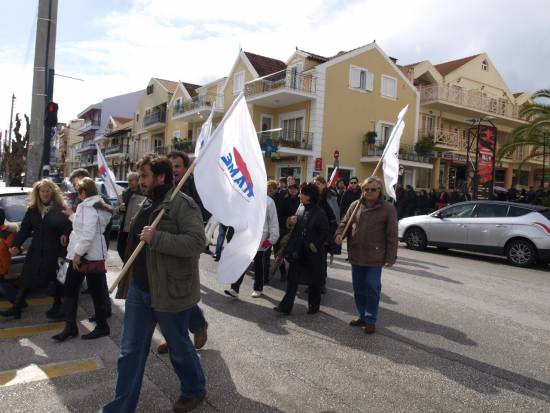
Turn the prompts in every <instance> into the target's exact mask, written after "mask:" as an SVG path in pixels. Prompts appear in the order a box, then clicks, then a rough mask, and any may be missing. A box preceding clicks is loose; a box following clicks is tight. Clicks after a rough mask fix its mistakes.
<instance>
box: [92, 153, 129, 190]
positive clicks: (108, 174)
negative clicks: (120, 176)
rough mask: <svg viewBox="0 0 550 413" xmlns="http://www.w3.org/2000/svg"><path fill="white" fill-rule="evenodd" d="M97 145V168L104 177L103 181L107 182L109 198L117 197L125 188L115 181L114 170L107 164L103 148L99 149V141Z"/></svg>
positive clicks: (106, 188)
mask: <svg viewBox="0 0 550 413" xmlns="http://www.w3.org/2000/svg"><path fill="white" fill-rule="evenodd" d="M95 147H96V149H97V169H98V171H99V176H100V177H101V178H103V182H104V183H105V190H106V191H107V196H108V197H109V198H117V197H118V196H119V195H120V194H121V193H122V191H124V188H123V187H121V186H120V185H117V183H116V182H115V180H116V179H115V175H114V174H113V171H111V170H110V169H109V165H107V161H106V160H105V157H104V156H103V153H102V152H101V149H99V145H98V144H97V143H96V144H95Z"/></svg>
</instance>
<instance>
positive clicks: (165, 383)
mask: <svg viewBox="0 0 550 413" xmlns="http://www.w3.org/2000/svg"><path fill="white" fill-rule="evenodd" d="M111 252H112V251H111ZM216 265H217V264H216V263H214V262H213V260H212V259H211V257H209V256H206V255H204V256H203V257H202V258H201V269H202V284H203V289H202V291H203V304H202V307H203V308H204V310H205V312H206V315H207V318H208V320H209V323H210V329H209V340H208V343H207V345H206V346H205V349H204V350H201V351H200V357H201V360H202V363H203V366H204V369H205V373H206V376H207V380H208V401H207V403H206V404H205V405H203V407H202V408H200V409H199V410H198V411H200V412H325V413H328V412H371V411H377V412H405V411H406V412H431V411H437V412H440V411H447V412H478V411H484V412H485V411H486V412H550V320H549V318H550V317H549V315H550V300H549V299H548V297H549V296H550V271H549V268H548V267H541V268H534V269H527V270H525V269H518V268H514V267H511V266H509V265H507V264H506V263H505V262H504V261H503V260H502V259H500V258H492V257H482V256H476V255H473V254H464V253H459V252H447V253H442V252H439V251H437V250H433V251H430V252H413V251H409V250H407V249H405V248H400V250H399V260H398V263H397V264H396V265H395V266H394V267H393V268H392V269H391V270H384V274H383V296H382V304H381V311H380V316H379V318H380V319H379V323H378V326H377V327H378V332H377V334H375V335H373V336H367V335H365V334H363V333H362V332H361V331H360V330H358V329H354V328H351V327H348V325H347V322H348V321H349V320H350V319H351V318H352V317H353V309H354V307H353V295H352V288H351V282H350V278H351V277H350V269H349V267H350V266H349V264H348V263H347V262H346V261H345V260H344V259H341V258H339V257H338V258H336V259H335V260H334V263H333V264H332V265H331V266H330V270H329V277H330V278H329V282H328V288H329V291H328V294H327V296H325V297H324V301H323V306H322V312H321V313H320V314H317V315H313V316H311V315H306V314H305V312H306V303H305V301H304V300H303V299H304V298H305V296H304V295H303V294H301V295H300V297H299V299H298V300H297V305H296V307H295V310H294V314H293V315H291V316H290V317H284V316H282V315H279V314H275V313H274V312H273V310H272V307H273V306H274V305H276V304H277V302H278V300H280V298H281V297H282V295H283V291H282V288H283V285H282V284H281V283H279V282H277V281H274V282H273V283H272V284H273V285H271V286H268V287H266V290H265V293H266V294H265V297H263V298H259V299H253V298H251V297H250V292H251V289H252V280H251V279H249V278H248V277H247V279H246V280H245V282H244V284H243V287H242V289H241V297H240V299H238V300H236V299H231V298H229V297H227V296H225V295H224V294H223V289H222V287H221V286H220V285H219V284H217V282H216V281H215V271H216ZM119 266H120V262H119V261H118V259H117V258H116V257H115V254H114V252H112V254H111V259H110V262H109V268H110V270H111V271H112V272H110V274H109V275H110V277H113V276H114V275H115V272H116V270H117V269H118V268H119ZM81 301H82V302H81V311H80V313H79V315H80V318H81V319H82V320H83V321H82V323H81V331H82V332H85V331H86V329H87V328H89V327H90V325H89V323H87V321H84V320H85V317H86V315H87V314H89V313H91V311H92V305H91V302H90V299H89V297H87V296H84V297H83V299H82V300H81ZM35 304H36V305H32V306H31V307H30V308H29V310H28V311H27V312H26V313H25V314H24V317H23V320H21V321H20V322H14V321H11V320H10V321H6V320H0V406H2V411H6V412H41V413H43V412H93V411H97V410H98V409H99V407H100V406H101V405H102V404H103V403H105V402H106V401H108V400H109V399H110V397H111V395H112V392H113V388H114V383H115V378H116V358H117V354H118V344H119V341H120V331H121V319H122V316H123V308H124V307H123V305H124V303H123V302H122V301H119V300H115V307H114V316H113V318H111V320H110V323H111V328H112V330H113V334H112V336H111V337H110V338H102V339H99V340H95V341H93V342H86V341H83V340H79V339H75V340H71V341H69V342H67V343H63V344H58V343H53V342H52V341H51V339H50V336H51V335H52V334H53V333H51V332H47V333H44V332H42V333H40V331H38V330H36V329H35V330H30V332H29V331H19V330H13V328H15V327H20V326H23V325H24V326H40V327H41V328H44V327H43V326H44V325H46V326H47V327H50V328H55V327H56V326H55V325H53V327H52V325H51V324H47V323H46V322H45V318H44V315H43V312H44V311H45V309H46V308H47V307H45V306H44V304H40V302H39V301H38V302H36V303H35ZM47 327H46V328H47ZM14 335H15V336H16V337H14ZM160 341H161V337H160V335H158V334H157V335H156V336H155V338H154V342H155V344H158V343H160ZM68 361H73V363H72V364H68V363H67V362H68ZM32 363H35V364H37V365H40V366H43V365H45V364H51V363H62V364H61V367H59V368H57V369H56V368H52V367H50V368H48V367H42V368H40V369H34V370H33V369H32V367H29V365H31V364H32ZM54 367H55V366H54ZM23 368H26V370H22V369H23ZM36 370H37V371H38V373H37V372H36ZM40 372H42V373H40ZM52 372H53V373H52ZM75 372H76V373H75ZM54 375H59V377H56V378H51V376H54ZM48 376H50V377H48ZM30 380H32V381H30ZM29 381H30V382H29ZM16 383H19V384H16ZM177 395H178V383H177V380H176V377H175V375H174V373H173V372H172V370H171V367H170V364H169V360H168V358H167V357H166V356H160V355H158V354H156V352H155V351H154V349H153V351H152V352H151V354H150V357H149V361H148V367H147V373H146V378H145V380H144V387H143V390H142V395H141V401H140V406H139V410H138V411H140V412H164V411H170V410H171V406H172V402H173V401H174V400H175V399H176V398H177Z"/></svg>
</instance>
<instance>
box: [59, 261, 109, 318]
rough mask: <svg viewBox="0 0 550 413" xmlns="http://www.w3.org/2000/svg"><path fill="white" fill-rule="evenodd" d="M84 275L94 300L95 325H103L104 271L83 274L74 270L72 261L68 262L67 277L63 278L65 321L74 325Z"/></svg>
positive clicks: (105, 309) (105, 280)
mask: <svg viewBox="0 0 550 413" xmlns="http://www.w3.org/2000/svg"><path fill="white" fill-rule="evenodd" d="M84 277H86V283H87V284H88V290H89V291H90V295H91V296H92V300H93V302H94V309H95V316H96V319H97V325H98V326H99V327H104V326H106V325H107V307H106V305H105V291H104V288H105V286H106V285H107V279H106V274H105V273H98V274H83V273H81V272H79V271H76V270H75V269H74V268H73V266H72V263H69V268H68V269H67V278H66V280H65V314H66V318H65V321H66V323H67V325H76V314H77V311H78V297H79V295H80V286H81V285H82V281H84Z"/></svg>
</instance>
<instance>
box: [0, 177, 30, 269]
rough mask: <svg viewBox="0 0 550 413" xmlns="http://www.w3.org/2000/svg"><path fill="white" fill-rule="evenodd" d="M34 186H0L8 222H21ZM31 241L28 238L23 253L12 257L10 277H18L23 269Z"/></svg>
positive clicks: (1, 201)
mask: <svg viewBox="0 0 550 413" xmlns="http://www.w3.org/2000/svg"><path fill="white" fill-rule="evenodd" d="M31 191H32V188H22V187H13V186H7V187H0V207H1V208H3V209H4V212H5V214H6V222H11V223H16V224H17V225H20V224H21V221H22V220H23V217H24V216H25V212H27V205H28V204H29V194H30V193H31ZM30 243H31V239H30V238H29V239H27V240H26V241H25V243H24V244H23V246H22V247H23V251H22V253H21V255H17V256H14V257H11V263H12V265H11V267H10V271H9V274H8V278H16V277H17V276H19V274H20V273H21V270H22V266H23V262H24V261H25V255H26V252H25V251H26V250H27V248H28V246H29V245H30Z"/></svg>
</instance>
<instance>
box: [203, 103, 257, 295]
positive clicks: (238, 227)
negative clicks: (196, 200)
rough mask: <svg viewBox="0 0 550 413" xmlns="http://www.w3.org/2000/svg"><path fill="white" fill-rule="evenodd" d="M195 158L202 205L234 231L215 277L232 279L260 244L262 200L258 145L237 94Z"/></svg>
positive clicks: (235, 277) (235, 278)
mask: <svg viewBox="0 0 550 413" xmlns="http://www.w3.org/2000/svg"><path fill="white" fill-rule="evenodd" d="M197 144H198V143H197ZM196 162H197V163H196V166H195V172H194V176H195V183H196V186H197V191H198V192H199V196H200V198H201V200H202V203H203V205H204V207H205V208H206V209H207V210H208V211H210V212H211V213H212V215H213V216H214V217H215V218H216V219H217V220H218V221H220V222H221V223H222V224H224V225H226V226H231V227H233V228H234V230H235V235H234V236H233V238H232V239H231V242H229V243H228V244H227V246H226V247H225V248H224V250H223V254H222V256H221V259H220V263H219V266H218V280H219V281H220V282H221V283H224V284H228V283H232V282H234V281H236V280H237V279H238V278H239V277H240V276H241V275H242V274H243V273H244V271H245V270H246V268H247V267H248V265H250V263H251V262H252V260H253V258H254V256H255V255H256V252H257V251H258V248H259V247H260V241H261V238H262V232H263V228H264V221H265V214H266V203H267V199H266V198H267V175H266V172H265V164H264V159H263V156H262V150H261V149H260V143H259V141H258V136H257V134H256V129H255V128H254V124H253V122H252V119H251V117H250V112H249V111H248V107H247V105H246V100H245V98H244V95H243V94H242V93H241V94H240V95H239V96H238V97H237V99H235V101H234V102H233V104H232V105H231V108H229V110H228V111H227V113H226V114H225V116H224V118H223V119H222V121H221V122H220V124H219V125H218V127H217V128H216V130H215V131H214V133H213V134H212V136H211V137H210V138H209V140H208V143H207V144H206V145H204V146H203V147H202V149H200V154H199V156H198V157H197V160H196Z"/></svg>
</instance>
